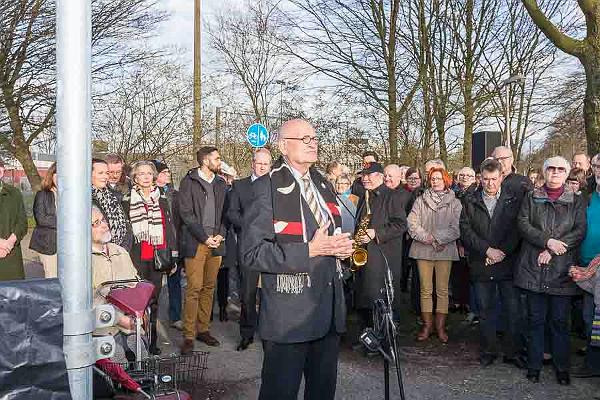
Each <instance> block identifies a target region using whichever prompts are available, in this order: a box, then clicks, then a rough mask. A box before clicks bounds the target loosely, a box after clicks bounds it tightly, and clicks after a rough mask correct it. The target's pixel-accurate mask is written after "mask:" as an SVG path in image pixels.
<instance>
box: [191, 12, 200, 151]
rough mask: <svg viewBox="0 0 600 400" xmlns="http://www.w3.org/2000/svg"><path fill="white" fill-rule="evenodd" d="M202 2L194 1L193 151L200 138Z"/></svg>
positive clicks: (198, 145)
mask: <svg viewBox="0 0 600 400" xmlns="http://www.w3.org/2000/svg"><path fill="white" fill-rule="evenodd" d="M201 3H202V0H194V137H193V143H192V146H193V149H194V150H197V149H198V148H199V147H200V140H201V139H200V138H201V137H202V64H201V59H202V54H201V53H202V30H201V29H202V24H201V22H202V21H201V17H202V13H201Z"/></svg>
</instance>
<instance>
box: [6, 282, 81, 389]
mask: <svg viewBox="0 0 600 400" xmlns="http://www.w3.org/2000/svg"><path fill="white" fill-rule="evenodd" d="M0 399H1V400H5V399H6V400H9V399H10V400H12V399H19V400H21V399H40V400H41V399H44V400H67V399H71V394H70V390H69V381H68V377H67V369H66V365H65V357H64V354H63V314H62V299H61V294H60V283H59V282H58V279H33V280H24V281H8V282H0Z"/></svg>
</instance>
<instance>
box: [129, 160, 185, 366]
mask: <svg viewBox="0 0 600 400" xmlns="http://www.w3.org/2000/svg"><path fill="white" fill-rule="evenodd" d="M157 176H158V172H157V171H156V167H155V166H154V163H153V162H152V161H138V162H136V163H135V164H133V165H132V167H131V182H132V184H133V185H132V188H131V192H130V193H129V194H126V195H125V196H124V197H123V210H125V215H127V216H128V217H129V221H130V222H131V229H132V231H133V239H134V240H133V245H132V247H131V260H132V261H133V265H134V266H135V267H136V269H137V270H138V274H139V275H140V276H141V277H142V278H143V279H146V280H148V281H150V282H152V284H153V285H154V295H153V297H152V301H151V303H150V309H151V311H152V313H151V314H150V329H151V332H150V338H151V339H150V348H149V349H148V351H149V352H150V353H151V354H155V355H157V354H160V353H161V351H160V349H159V348H158V341H157V329H156V322H157V316H158V303H159V301H158V296H159V294H160V291H161V288H162V276H163V274H164V273H168V272H170V269H171V268H173V267H174V264H175V263H174V259H173V258H172V255H173V251H175V250H177V246H176V236H175V225H174V223H173V217H172V215H171V208H170V207H169V202H168V200H167V197H166V196H165V194H164V193H163V192H161V191H160V189H159V188H158V186H156V177H157ZM159 262H161V263H164V264H165V265H164V266H161V265H159Z"/></svg>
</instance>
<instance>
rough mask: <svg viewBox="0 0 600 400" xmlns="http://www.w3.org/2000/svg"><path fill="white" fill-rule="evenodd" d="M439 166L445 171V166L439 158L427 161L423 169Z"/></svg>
mask: <svg viewBox="0 0 600 400" xmlns="http://www.w3.org/2000/svg"><path fill="white" fill-rule="evenodd" d="M430 165H431V166H440V167H442V168H444V169H446V164H444V162H443V161H442V160H440V159H439V158H434V159H433V160H429V161H427V162H426V163H425V169H427V167H428V166H430Z"/></svg>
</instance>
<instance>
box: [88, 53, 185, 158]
mask: <svg viewBox="0 0 600 400" xmlns="http://www.w3.org/2000/svg"><path fill="white" fill-rule="evenodd" d="M191 82H192V77H191V76H189V73H186V72H185V70H184V68H183V67H182V66H180V65H177V64H174V63H173V62H172V61H169V60H153V61H146V62H142V63H140V64H139V65H135V66H131V67H130V68H129V69H128V71H126V72H125V75H124V76H123V77H122V78H120V79H119V80H118V81H117V83H116V84H115V89H114V91H112V92H111V93H110V94H107V95H105V96H103V97H102V98H101V99H98V100H97V101H96V103H95V108H96V113H95V115H94V132H95V136H96V138H97V139H101V140H104V141H106V142H108V144H109V148H110V150H111V151H113V152H115V153H118V154H120V155H122V156H123V158H124V159H125V161H126V162H131V161H135V160H139V159H146V160H147V159H152V158H160V159H170V158H172V156H173V155H178V154H180V153H182V151H183V150H184V149H185V148H186V147H188V146H189V145H190V138H191V136H192V135H191V132H192V127H191V125H190V122H191V121H192V98H191V93H190V88H191Z"/></svg>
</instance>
